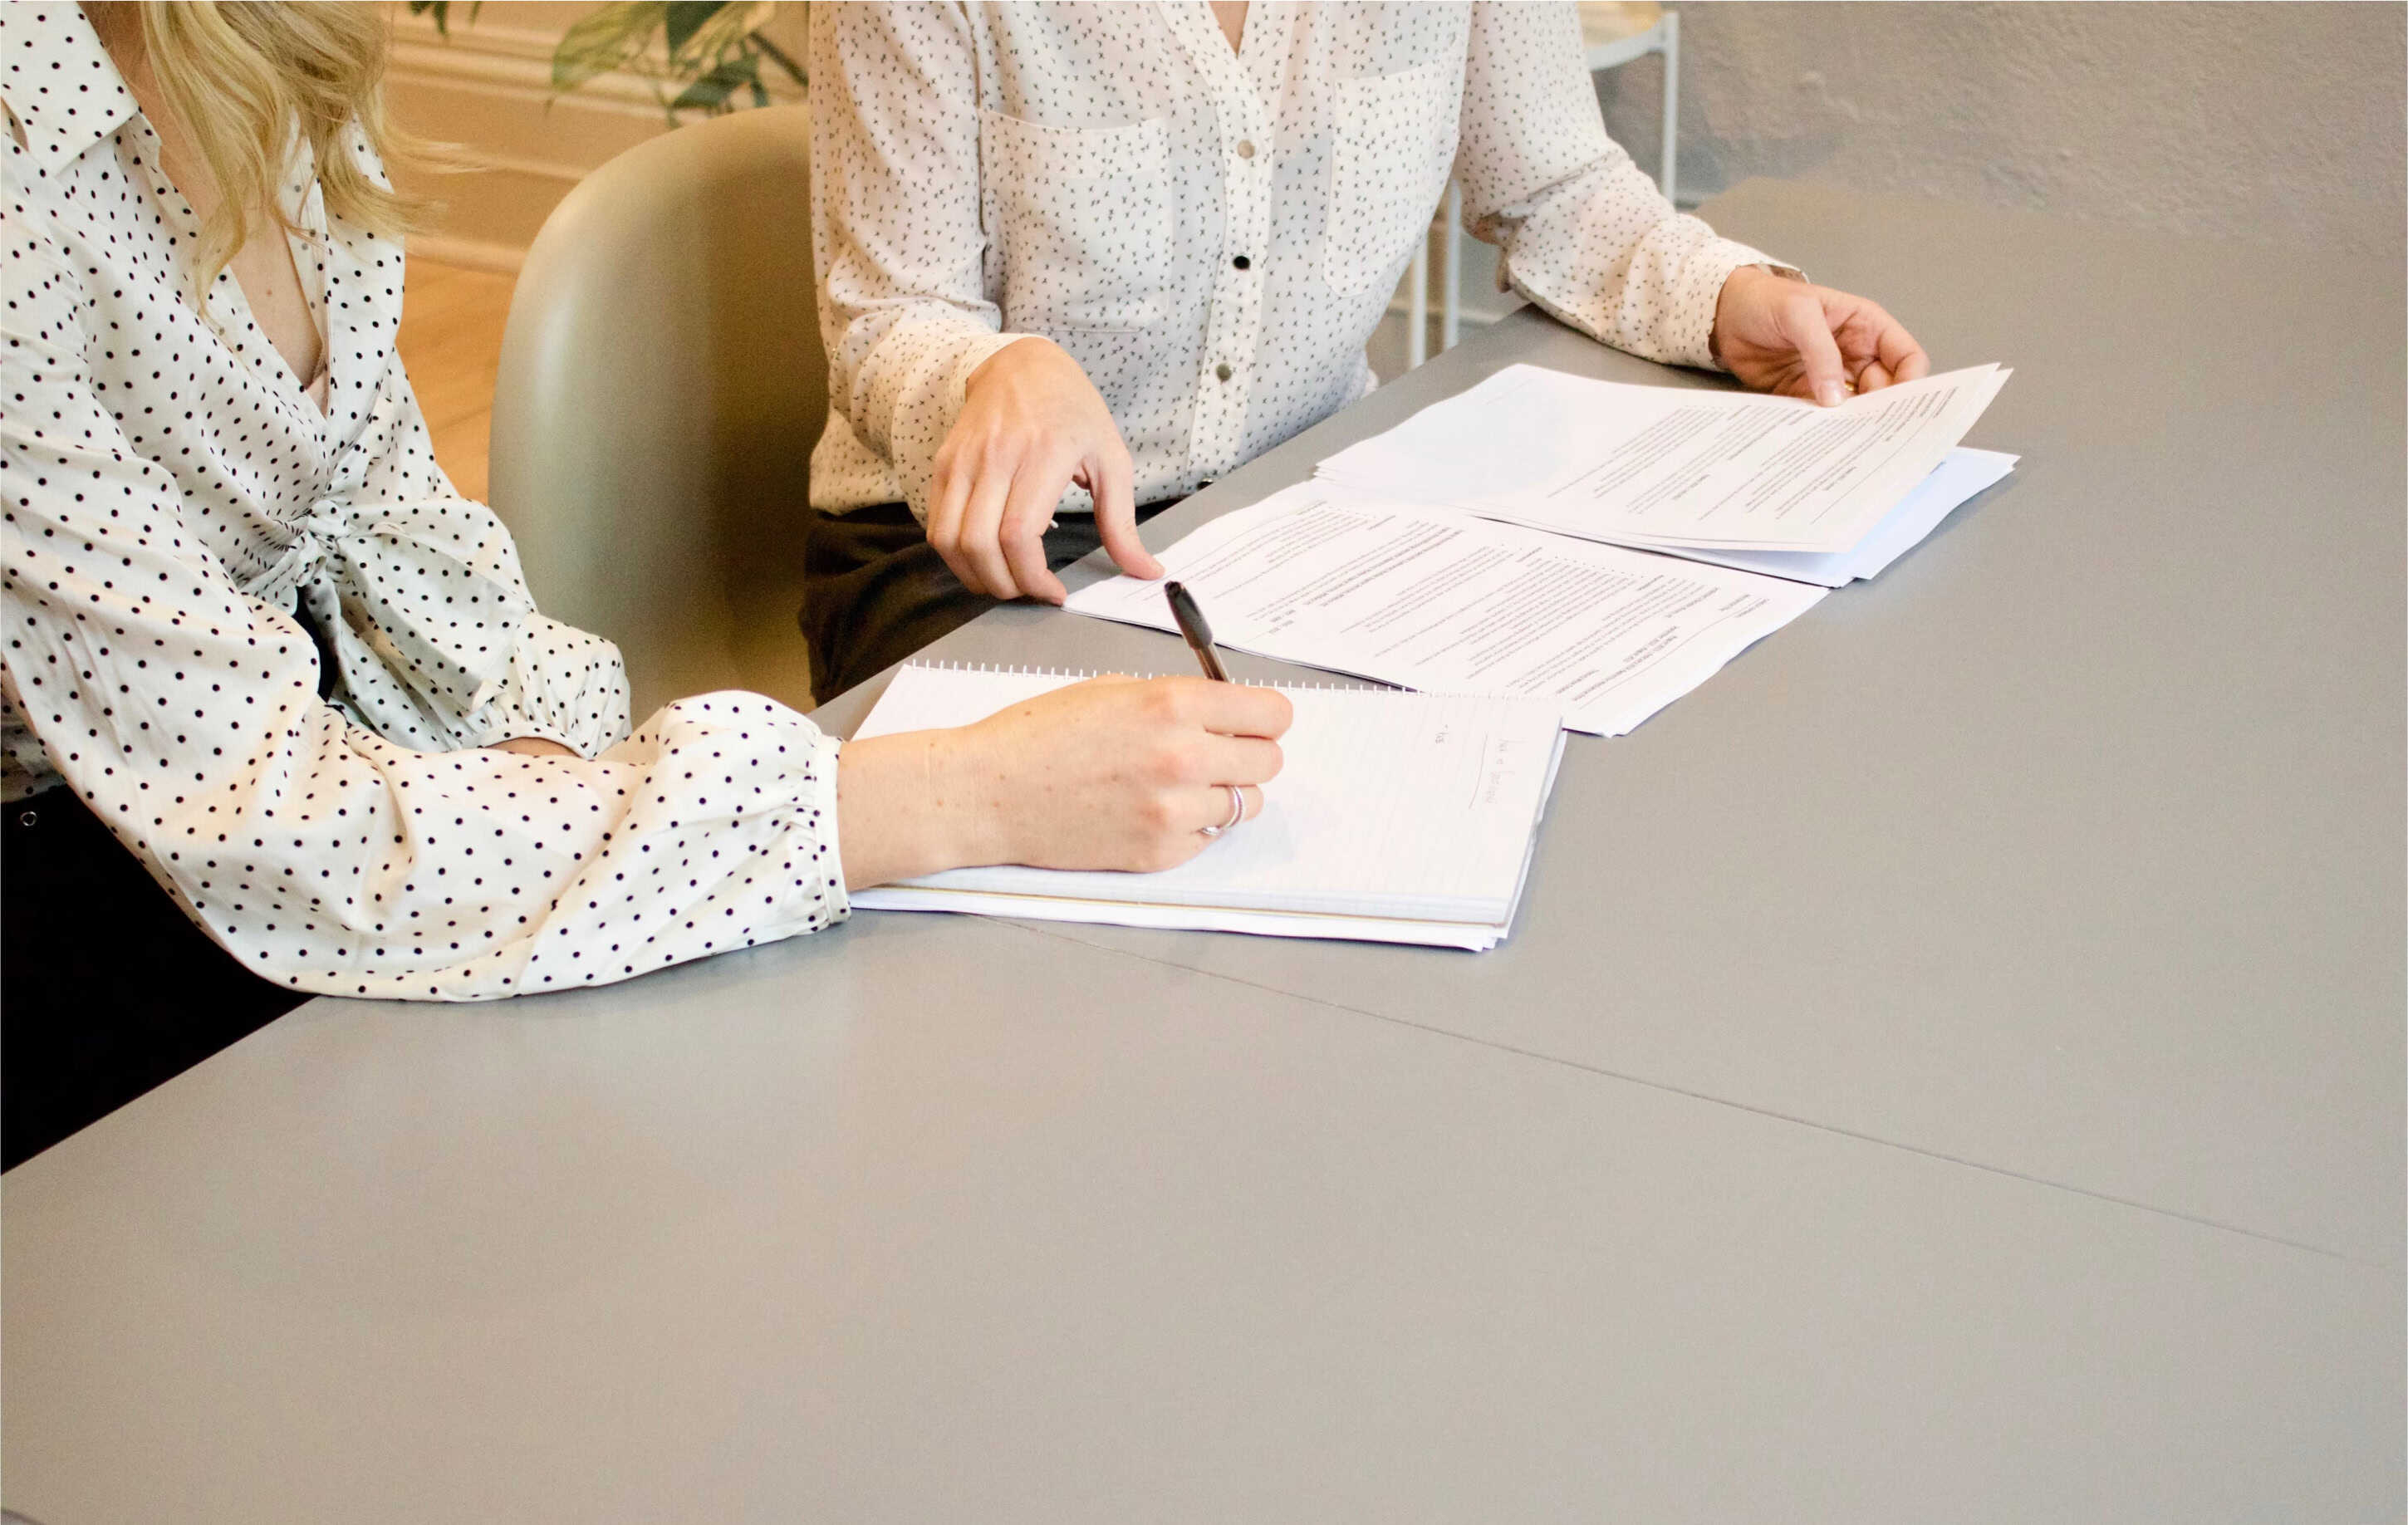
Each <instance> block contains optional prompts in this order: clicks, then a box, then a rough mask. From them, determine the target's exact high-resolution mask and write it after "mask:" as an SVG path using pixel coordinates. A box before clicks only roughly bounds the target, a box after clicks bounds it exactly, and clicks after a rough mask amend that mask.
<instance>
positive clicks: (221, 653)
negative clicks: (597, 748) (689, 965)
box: [0, 214, 846, 1000]
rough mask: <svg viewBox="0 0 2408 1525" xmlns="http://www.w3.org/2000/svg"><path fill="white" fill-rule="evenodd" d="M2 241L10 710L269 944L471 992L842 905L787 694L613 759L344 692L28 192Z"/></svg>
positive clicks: (202, 914) (130, 840) (456, 996)
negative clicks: (164, 453) (242, 556)
mask: <svg viewBox="0 0 2408 1525" xmlns="http://www.w3.org/2000/svg"><path fill="white" fill-rule="evenodd" d="M0 266H5V273H6V275H7V306H6V311H5V343H6V350H5V354H0V398H5V411H0V496H5V503H6V517H7V548H6V553H7V560H6V563H5V568H0V571H5V577H0V583H5V586H0V607H5V615H6V621H7V640H6V643H5V647H0V700H4V701H5V705H6V709H7V716H6V719H7V731H8V733H9V734H10V735H11V736H12V737H27V736H30V737H31V738H33V739H36V740H37V741H38V743H39V747H40V749H41V752H42V753H43V754H45V756H44V757H42V758H41V759H40V761H41V763H42V764H43V765H45V766H47V768H50V769H54V770H56V771H57V773H58V774H60V775H63V776H64V777H65V780H66V782H67V783H68V784H71V785H72V786H73V787H74V789H75V791H76V793H77V795H78V796H79V797H80V798H82V799H83V800H84V801H85V802H86V803H87V804H88V805H90V807H91V808H92V809H93V812H94V813H95V814H97V815H98V816H99V817H100V818H101V819H102V820H104V821H106V822H107V823H108V825H109V827H110V828H111V829H112V830H114V831H115V832H116V833H117V835H118V837H119V839H120V840H121V841H122V842H124V843H125V844H126V845H127V846H128V847H130V848H131V849H133V851H134V852H135V853H136V855H137V856H140V858H141V859H142V861H143V862H144V863H145V865H146V866H148V867H149V869H150V871H151V873H152V874H153V875H154V876H155V877H156V878H157V879H158V880H159V881H160V883H161V884H162V885H165V887H166V888H167V889H168V890H169V892H171V893H172V894H173V895H174V896H175V897H176V899H178V900H179V902H180V903H181V904H182V905H183V907H184V908H185V909H186V911H187V912H188V913H189V914H191V915H193V918H194V919H195V920H196V921H198V922H199V923H200V924H201V925H202V926H203V927H205V928H207V929H208V932H209V933H210V935H211V936H213V937H214V938H216V939H217V940H218V941H219V942H222V944H224V945H225V946H226V947H227V948H228V949H229V950H230V951H231V952H233V953H234V955H235V956H236V957H238V958H239V959H241V960H242V962H243V963H244V964H245V965H247V966H249V967H250V968H251V969H252V970H254V971H258V972H259V973H261V974H263V975H265V976H266V977H268V978H270V979H273V980H275V981H277V982H279V984H283V985H289V986H291V987H293V988H295V989H300V990H308V991H318V992H323V993H328V994H341V995H360V996H380V997H406V998H414V999H421V1000H424V999H439V1000H476V999H481V998H486V997H494V996H506V995H511V994H516V993H520V992H523V991H530V990H544V989H553V988H559V987H563V986H568V985H590V984H597V983H602V982H607V981H610V980H617V979H621V978H624V977H626V976H628V975H632V974H638V973H641V972H644V971H648V970H652V969H657V968H660V967H661V966H663V965H666V964H673V963H677V962H680V961H681V960H684V959H689V958H695V957H702V956H703V955H706V954H710V953H716V952H719V951H722V950H724V949H728V948H735V947H741V946H744V945H746V944H749V943H753V942H766V941H769V940H772V939H776V938H782V937H785V936H788V935H791V934H793V933H797V932H805V931H810V930H813V929H815V928H820V927H823V926H825V925H826V924H827V923H828V922H830V921H832V920H835V919H837V918H839V917H841V916H842V915H844V914H845V912H846V900H845V895H844V888H843V880H842V875H841V873H840V872H839V866H838V843H837V837H836V756H837V743H836V742H835V741H833V740H831V739H829V738H827V737H824V736H823V735H821V734H820V732H819V731H818V730H817V728H816V727H813V726H812V725H811V724H810V722H809V721H808V720H806V719H804V718H803V717H802V716H800V715H798V714H796V713H795V712H792V711H790V710H787V709H785V708H784V707H782V706H781V705H779V704H777V703H775V702H773V701H771V700H769V699H766V698H759V697H757V696H753V695H740V694H721V695H710V696H706V697H704V698H695V699H689V700H686V701H684V702H682V703H679V704H673V705H671V706H669V707H668V708H667V709H666V710H664V711H662V712H660V713H659V714H657V715H655V716H653V717H652V720H650V721H649V722H647V723H646V724H645V725H644V726H643V727H641V728H639V729H638V731H637V732H636V734H635V736H634V737H633V738H632V739H630V740H628V741H623V742H621V743H620V744H618V745H616V746H613V747H610V748H609V750H608V751H606V752H604V753H603V754H602V755H600V756H599V757H598V758H595V759H594V760H591V761H588V760H583V759H577V758H537V757H523V756H517V755H510V754H507V753H496V752H491V751H484V750H461V751H437V752H423V751H416V750H412V749H410V748H408V747H404V746H400V745H396V744H394V743H393V742H391V741H385V740H383V739H382V738H381V737H380V736H378V735H377V734H375V733H374V732H372V731H369V730H367V729H366V728H365V727H360V726H358V725H354V724H351V723H350V722H348V721H347V720H346V718H345V717H344V715H343V714H342V713H341V712H338V711H337V709H336V708H335V707H333V706H332V705H330V704H328V703H326V702H324V701H322V699H320V698H319V697H318V690H317V683H318V671H319V666H318V663H319V659H318V654H317V651H316V648H315V646H314V645H313V643H312V641H311V639H310V637H309V635H308V632H307V631H306V630H305V629H304V628H303V627H302V626H300V624H299V623H298V622H297V621H296V620H295V619H294V616H293V615H292V614H290V613H288V612H286V611H284V610H282V609H280V608H278V607H276V606H274V605H272V604H269V603H267V602H265V601H263V600H262V599H260V598H258V597H251V595H248V594H246V593H244V592H242V591H240V590H239V589H238V588H237V587H236V584H235V583H233V581H232V580H230V579H229V577H228V576H227V574H226V572H225V570H224V568H223V567H222V564H221V563H220V561H219V559H218V557H217V556H216V555H214V554H212V553H211V552H210V550H209V549H208V547H207V546H206V545H205V544H204V543H202V541H201V540H200V539H199V538H198V537H196V536H195V535H194V534H193V531H192V529H191V527H190V526H189V525H188V524H187V523H186V521H185V517H184V512H183V496H182V495H181V494H180V493H179V491H178V490H177V487H176V485H175V482H174V479H173V478H172V477H171V476H170V475H169V473H168V472H167V470H166V469H165V468H163V467H162V466H161V465H159V464H158V463H157V462H155V461H153V460H151V459H149V458H147V457H146V456H145V455H144V454H143V453H140V452H139V451H137V450H136V449H135V448H134V447H133V446H132V445H131V443H130V441H129V440H128V439H127V437H126V435H125V433H124V427H123V425H122V424H121V421H120V419H119V418H118V417H116V416H114V415H113V414H112V412H111V410H109V409H108V407H107V406H105V405H104V402H103V401H102V398H101V396H100V394H99V393H98V391H97V390H96V387H95V381H94V377H93V374H92V373H91V371H90V370H89V368H88V367H87V354H88V353H90V352H96V350H95V348H94V347H95V346H100V347H105V346H106V344H107V343H108V342H109V340H108V338H106V337H105V336H96V335H94V334H92V333H88V332H86V331H85V330H84V328H83V327H82V325H81V317H80V315H81V313H82V312H83V310H84V309H85V308H86V305H87V299H88V297H87V294H86V293H85V292H84V290H83V288H82V283H81V282H80V281H79V277H78V276H77V274H76V272H75V270H74V269H73V268H72V267H71V266H70V265H69V264H68V263H67V261H66V260H65V259H64V258H63V257H62V256H60V255H59V254H58V253H57V252H55V251H54V250H53V249H52V248H51V247H50V245H49V244H48V242H47V240H46V239H45V237H43V235H42V234H41V232H40V231H39V229H38V228H36V227H35V226H34V225H33V224H32V223H29V222H28V221H26V220H25V219H23V218H21V217H18V216H16V215H14V214H12V215H10V216H9V217H8V218H7V219H6V220H5V221H4V222H0ZM119 342H122V340H120V341H119ZM547 629H551V630H553V631H555V632H556V630H557V627H550V626H547ZM569 634H570V635H572V636H573V635H574V633H573V632H571V633H569ZM547 639H551V638H550V637H547ZM587 639H589V640H590V638H587ZM562 681H563V682H569V681H570V680H569V679H563V680H562ZM24 760H26V761H28V762H29V763H30V762H32V761H33V760H34V759H32V758H28V759H24Z"/></svg>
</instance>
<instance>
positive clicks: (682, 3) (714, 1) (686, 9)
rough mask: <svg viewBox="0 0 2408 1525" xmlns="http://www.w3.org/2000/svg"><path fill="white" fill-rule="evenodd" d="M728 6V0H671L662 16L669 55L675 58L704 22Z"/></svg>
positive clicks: (662, 28) (662, 33) (662, 29)
mask: <svg viewBox="0 0 2408 1525" xmlns="http://www.w3.org/2000/svg"><path fill="white" fill-rule="evenodd" d="M726 8H727V0H669V4H668V5H667V7H665V9H664V13H663V16H662V27H661V36H662V39H663V40H664V41H666V42H667V44H668V49H669V56H670V57H671V58H675V57H676V56H677V55H678V54H679V53H680V52H681V51H683V50H684V49H685V45H686V44H687V43H688V42H691V41H692V40H694V35H695V33H696V32H699V31H700V30H702V23H703V22H707V21H709V20H710V19H711V18H712V17H713V16H716V15H718V14H719V13H720V12H721V11H723V10H725V9H726Z"/></svg>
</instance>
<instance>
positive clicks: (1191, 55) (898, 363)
mask: <svg viewBox="0 0 2408 1525" xmlns="http://www.w3.org/2000/svg"><path fill="white" fill-rule="evenodd" d="M811 113H812V115H811V125H812V131H811V196H812V213H813V216H812V226H813V240H812V242H813V251H814V254H815V257H816V260H817V265H818V269H819V272H820V278H821V298H820V300H821V327H822V332H823V335H824V338H825V340H826V343H827V350H828V364H829V391H830V397H831V403H832V407H831V410H830V415H829V418H828V424H827V432H826V434H825V435H824V437H823V438H822V439H821V440H820V443H819V448H818V449H817V450H816V451H815V452H814V453H813V454H812V456H811V502H812V504H813V505H814V506H816V507H818V508H822V509H825V510H829V511H843V510H846V509H853V508H859V507H862V506H864V505H866V504H871V503H883V502H895V501H897V500H900V501H904V502H908V503H909V504H910V506H911V508H912V510H913V511H914V512H916V513H918V514H919V515H921V516H922V517H923V518H925V517H926V514H927V493H928V481H929V476H930V473H931V471H932V469H933V467H934V464H935V460H936V455H937V451H938V447H939V445H941V444H942V443H943V442H944V439H945V436H946V435H947V433H948V432H950V431H951V429H952V428H953V421H954V419H955V417H956V416H957V415H958V414H959V413H960V410H961V407H962V392H963V382H964V381H965V380H966V378H967V377H968V375H969V373H970V372H971V371H972V370H974V369H976V368H977V367H978V366H979V365H980V364H981V363H982V362H983V361H984V360H986V359H987V358H988V357H989V356H990V355H992V354H994V353H995V352H996V351H997V350H999V349H1001V348H1002V347H1003V346H1005V345H1006V344H1009V343H1011V342H1012V341H1013V340H1015V339H1018V338H1025V337H1026V336H1029V335H1032V334H1034V335H1042V336H1044V337H1045V338H1050V339H1052V340H1054V342H1055V343H1057V344H1059V345H1061V346H1062V348H1063V349H1064V350H1066V351H1068V352H1069V354H1070V355H1071V357H1072V358H1074V359H1075V360H1077V361H1078V362H1079V364H1080V366H1081V367H1083V368H1084V369H1085V371H1086V373H1087V376H1088V379H1089V380H1090V381H1093V382H1094V383H1095V385H1096V387H1097V390H1098V391H1099V392H1101V393H1102V394H1103V397H1104V400H1105V402H1106V403H1107V404H1108V405H1109V406H1110V407H1111V413H1112V418H1113V420H1114V422H1115V423H1117V424H1119V425H1120V430H1121V435H1122V438H1123V439H1125V441H1126V442H1127V445H1128V448H1129V452H1130V453H1131V454H1132V455H1133V456H1134V457H1135V460H1136V466H1137V501H1139V502H1140V503H1146V502H1154V501H1158V500H1161V499H1165V498H1169V497H1175V496H1180V495H1183V494H1185V493H1188V492H1192V491H1194V490H1195V489H1196V488H1197V487H1198V486H1200V485H1201V484H1203V483H1204V482H1209V481H1211V480H1212V479H1213V478H1215V477H1218V476H1220V475H1222V474H1224V473H1226V472H1227V471H1228V470H1230V469H1231V468H1234V467H1237V466H1239V465H1240V464H1241V463H1243V462H1245V461H1247V460H1250V459H1252V458H1253V457H1254V456H1255V455H1258V454H1260V453H1262V452H1264V451H1266V450H1268V449H1269V448H1270V447H1271V446H1273V445H1276V444H1278V443H1280V442H1281V441H1282V440H1283V439H1287V438H1289V437H1290V436H1292V435H1294V434H1296V433H1297V431H1299V430H1301V429H1303V428H1305V427H1307V426H1309V425H1311V424H1315V423H1318V422H1319V421H1320V420H1322V419H1324V418H1326V417H1328V416H1329V415H1330V414H1331V413H1334V412H1336V411H1337V410H1340V408H1343V407H1345V406H1346V405H1347V404H1348V403H1350V402H1353V401H1355V399H1356V398H1358V397H1360V396H1363V395H1364V394H1365V393H1366V392H1368V391H1369V390H1370V388H1371V385H1372V377H1371V370H1370V367H1369V363H1368V362H1367V361H1366V360H1365V358H1364V353H1363V350H1364V345H1365V343H1366V342H1367V341H1368V340H1369V338H1370V335H1371V332H1372V330H1373V329H1374V328H1375V327H1376V326H1377V325H1378V324H1379V322H1380V318H1381V316H1382V314H1383V312H1384V311H1385V310H1386V307H1387V303H1388V298H1389V295H1390V294H1391V293H1393V292H1394V291H1395V290H1396V286H1397V281H1398V277H1399V276H1401V275H1402V274H1403V272H1404V269H1405V266H1406V265H1407V264H1408V263H1409V262H1410V261H1411V259H1412V252H1413V250H1414V248H1415V246H1416V245H1417V244H1418V243H1419V242H1420V240H1421V239H1422V238H1423V237H1425V236H1426V230H1427V228H1428V226H1429V220H1430V216H1431V213H1432V212H1433V211H1434V210H1435V209H1436V208H1437V207H1438V204H1439V201H1440V198H1441V195H1442V194H1443V193H1444V191H1445V187H1446V183H1447V180H1448V177H1449V175H1450V174H1453V175H1455V176H1456V177H1458V178H1459V179H1460V180H1461V181H1462V185H1463V207H1464V219H1465V222H1466V223H1467V225H1468V226H1469V229H1470V231H1471V232H1472V233H1473V234H1474V236H1476V237H1481V238H1484V239H1486V240H1488V241H1490V242H1492V243H1495V244H1497V245H1498V246H1499V248H1500V249H1501V250H1502V252H1503V253H1502V258H1501V260H1500V266H1499V267H1500V278H1501V279H1503V280H1505V281H1509V282H1510V284H1511V286H1512V289H1513V290H1515V291H1517V292H1519V293H1520V294H1521V295H1524V296H1526V297H1527V298H1529V299H1530V300H1531V301H1532V302H1535V303H1537V304H1538V305H1539V306H1540V307H1541V308H1543V309H1546V310H1547V311H1548V312H1550V313H1553V314H1554V315H1555V317H1557V318H1559V319H1561V320H1563V321H1564V322H1566V323H1568V324H1572V325H1573V326H1575V327H1577V328H1579V329H1581V330H1582V331H1583V332H1584V333H1587V334H1590V335H1592V336H1594V337H1595V338H1599V339H1602V340H1604V341H1605V342H1606V343H1608V344H1613V345H1615V346H1617V347H1619V348H1622V349H1625V350H1628V351H1631V352H1634V353H1638V354H1641V355H1645V356H1648V357H1649V358H1651V359H1656V360H1664V361H1670V362H1674V363H1676V364H1681V365H1689V366H1701V367H1702V366H1711V365H1712V364H1713V359H1712V357H1711V356H1710V354H1709V353H1708V340H1709V338H1710V336H1711V334H1712V332H1713V319H1714V304H1715V300H1716V298H1717V296H1718V295H1720V293H1721V290H1722V285H1723V281H1725V279H1726V278H1727V277H1728V276H1729V274H1730V273H1731V271H1732V270H1734V269H1736V268H1738V267H1739V266H1742V265H1752V264H1771V263H1773V262H1772V261H1770V260H1769V259H1767V258H1766V256H1764V255H1762V254H1760V253H1758V252H1756V251H1755V250H1752V249H1749V248H1746V247H1745V246H1743V245H1741V244H1736V243H1732V242H1729V241H1727V240H1726V239H1722V238H1718V237H1715V236H1714V234H1713V230H1712V229H1711V228H1709V227H1707V226H1706V224H1705V223H1701V222H1699V220H1698V219H1697V218H1694V217H1686V216H1682V215H1680V214H1678V213H1676V212H1675V211H1674V210H1673V209H1672V207H1671V206H1670V203H1668V202H1666V201H1665V199H1664V198H1663V197H1662V196H1661V195H1659V194H1657V193H1656V186H1655V183H1654V182H1653V181H1651V180H1649V179H1648V178H1647V176H1646V175H1645V174H1644V173H1643V172H1642V171H1641V170H1640V169H1639V168H1638V167H1637V166H1636V165H1633V164H1632V163H1631V161H1630V156H1629V155H1628V154H1627V153H1625V152H1624V151H1622V150H1621V149H1620V148H1619V147H1617V146H1615V144H1614V143H1613V141H1612V140H1611V139H1610V138H1608V137H1606V133H1605V126H1604V122H1603V120H1602V118H1601V117H1600V115H1599V113H1598V105H1597V97H1596V94H1595V88H1594V86H1593V85H1592V83H1591V81H1590V79H1589V75H1588V73H1587V70H1586V68H1585V66H1584V65H1583V63H1582V61H1581V35H1580V20H1579V15H1578V12H1577V9H1576V7H1572V6H1570V5H1535V4H1514V3H1481V4H1471V5H1449V4H1387V5H1382V4H1341V3H1334V0H1333V3H1329V4H1281V3H1269V0H1258V3H1257V4H1254V5H1253V6H1251V7H1248V11H1247V16H1246V25H1245V32H1244V40H1243V45H1242V46H1241V47H1240V48H1239V49H1237V50H1232V49H1231V48H1230V46H1229V43H1228V39H1227V38H1226V36H1224V35H1223V34H1222V32H1221V30H1220V28H1219V26H1218V25H1217V23H1216V22H1214V21H1213V18H1212V13H1211V7H1208V6H1206V5H1204V4H1202V3H1200V0H1195V3H1183V4H1105V5H1030V4H1010V3H1003V4H970V5H958V4H956V5H909V4H892V5H890V4H876V5H836V6H815V7H811ZM1062 506H1063V508H1065V509H1066V510H1069V511H1089V510H1090V509H1091V507H1092V505H1091V504H1090V502H1089V500H1088V498H1087V496H1086V494H1085V493H1084V492H1083V491H1082V490H1080V489H1077V488H1073V489H1072V490H1071V492H1070V494H1069V495H1068V496H1067V497H1066V498H1065V499H1064V502H1063V505H1062Z"/></svg>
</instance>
